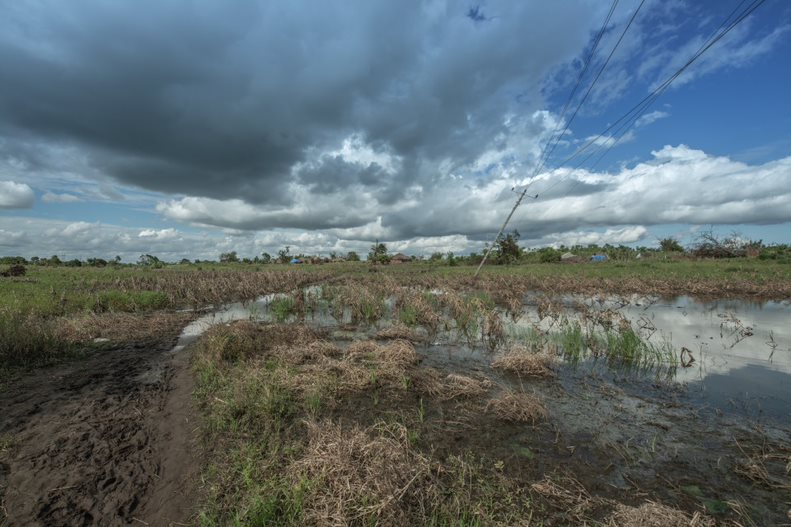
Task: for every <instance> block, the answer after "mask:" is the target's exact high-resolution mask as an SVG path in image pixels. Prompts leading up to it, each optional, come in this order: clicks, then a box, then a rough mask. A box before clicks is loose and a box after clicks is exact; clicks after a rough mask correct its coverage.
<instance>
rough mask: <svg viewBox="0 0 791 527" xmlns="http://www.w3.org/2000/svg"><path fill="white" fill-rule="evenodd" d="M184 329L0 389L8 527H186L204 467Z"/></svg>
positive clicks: (3, 514)
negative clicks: (178, 349) (180, 345)
mask: <svg viewBox="0 0 791 527" xmlns="http://www.w3.org/2000/svg"><path fill="white" fill-rule="evenodd" d="M179 330H180V328H174V329H173V332H172V334H168V335H165V336H163V337H162V338H161V339H158V340H157V341H156V342H146V343H137V344H126V345H123V346H120V347H117V348H115V349H109V350H103V351H101V352H96V353H93V354H92V355H91V356H89V357H88V358H86V359H84V360H81V361H78V362H75V363H71V364H67V365H62V366H56V367H51V368H46V369H43V370H39V371H37V372H34V373H31V374H29V375H26V376H23V377H22V378H18V379H16V380H14V381H11V382H10V383H9V384H7V385H6V386H5V387H3V389H2V391H0V408H2V415H1V416H0V440H2V443H0V500H1V501H0V505H2V509H0V525H3V526H5V525H8V526H11V525H130V524H136V525H178V524H183V523H187V522H188V521H189V518H190V516H191V510H190V507H191V505H192V503H193V500H192V494H193V492H194V490H195V489H194V488H193V485H194V482H195V480H196V478H195V475H196V473H197V467H198V463H197V462H196V461H195V460H194V459H193V457H194V453H195V451H196V449H195V448H194V445H193V444H192V442H191V438H192V437H193V434H192V430H193V428H194V425H193V423H192V415H191V413H190V398H191V392H192V378H191V374H190V371H189V367H188V358H187V357H188V353H184V352H182V353H172V351H171V350H172V349H173V346H174V344H175V343H176V339H177V336H178V332H179Z"/></svg>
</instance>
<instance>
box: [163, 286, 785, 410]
mask: <svg viewBox="0 0 791 527" xmlns="http://www.w3.org/2000/svg"><path fill="white" fill-rule="evenodd" d="M306 291H307V292H306V295H315V296H316V297H317V298H318V297H320V295H321V288H320V287H314V288H310V289H308V290H306ZM433 294H435V295H442V294H443V292H442V291H433ZM284 298H289V297H288V296H287V295H268V296H265V297H261V298H259V299H257V300H255V301H253V302H248V303H234V304H229V305H226V306H222V307H220V308H219V309H217V310H216V311H212V312H210V313H208V314H206V315H204V316H202V317H200V318H198V319H197V320H195V321H194V322H192V323H191V324H190V325H189V326H187V327H186V328H185V330H184V332H183V334H182V342H181V343H180V346H183V345H184V344H186V343H188V342H190V341H191V340H194V339H195V338H197V337H198V336H199V335H200V334H202V333H203V332H204V331H205V330H206V329H208V328H209V327H211V326H212V325H214V324H218V323H224V322H231V321H236V320H258V321H266V322H273V321H277V319H278V317H277V315H276V314H275V313H273V312H272V309H271V307H272V302H273V301H276V300H278V299H284ZM542 307H543V309H544V310H545V311H549V312H542ZM385 308H386V309H385V311H383V312H382V314H381V318H377V319H376V320H374V321H373V323H372V324H369V325H367V326H365V327H357V326H354V327H352V325H353V324H352V315H351V313H350V309H349V308H346V309H344V310H343V312H342V315H341V316H340V317H339V318H334V317H333V316H332V314H331V313H330V308H329V307H328V306H327V305H326V304H324V305H322V304H321V303H317V305H316V306H315V307H314V309H312V310H311V311H310V312H309V314H308V315H307V321H308V323H309V324H311V325H313V326H315V327H321V328H333V329H334V330H335V335H336V337H341V338H345V339H351V338H354V337H357V338H362V337H365V336H368V337H370V336H375V335H376V334H377V332H380V331H382V330H383V329H386V328H389V327H392V326H393V325H394V324H398V322H399V321H398V319H397V317H396V314H395V312H394V310H395V299H394V298H392V297H391V298H386V299H385ZM591 313H594V314H596V313H598V314H599V316H601V315H602V314H606V315H607V316H608V320H612V319H615V320H617V321H620V320H625V321H627V322H628V323H629V324H630V325H631V327H632V328H634V330H635V332H636V334H637V335H639V336H640V338H641V339H643V340H644V341H645V342H648V343H651V344H653V345H655V346H657V347H658V348H662V349H663V350H666V351H667V352H668V356H667V357H666V358H670V356H671V355H672V357H673V358H675V361H674V362H671V361H665V363H662V362H659V363H653V364H650V366H651V367H649V368H647V369H645V370H644V371H643V372H642V374H637V373H635V372H631V373H632V374H631V375H626V376H625V377H624V375H625V372H624V371H623V369H619V368H617V367H616V368H606V367H605V368H602V366H601V365H600V364H597V363H596V361H595V360H594V359H591V358H590V357H588V358H586V360H584V362H582V363H575V364H571V363H570V362H569V361H566V362H567V364H566V365H565V366H564V368H565V369H566V370H568V371H567V373H568V374H572V372H574V371H575V370H576V371H577V372H578V373H579V372H580V371H594V372H599V374H601V375H604V376H608V377H611V378H613V379H616V378H618V376H619V374H620V375H621V378H622V379H625V378H631V379H632V380H634V379H636V378H640V377H648V378H651V377H652V376H656V375H657V374H659V376H660V377H662V378H663V380H664V381H667V382H670V383H674V384H678V385H679V386H675V387H674V389H681V388H683V390H684V393H685V395H686V396H687V397H689V398H690V399H691V400H694V401H695V402H696V403H697V404H698V405H700V407H701V408H710V409H716V410H719V411H723V412H734V413H738V414H741V415H744V416H746V417H750V418H752V419H771V420H775V421H778V422H781V423H786V424H788V423H791V302H788V301H786V302H772V301H769V302H754V301H740V300H713V301H698V300H695V299H693V298H690V297H677V298H673V299H663V298H659V297H643V296H637V295H633V296H629V297H599V298H590V297H575V296H568V295H566V296H563V297H559V298H548V297H546V296H545V295H528V296H527V297H526V298H524V300H523V303H522V308H521V311H520V312H519V314H518V315H517V316H513V313H512V314H511V316H509V314H507V313H505V312H504V310H500V317H501V319H502V322H503V326H504V330H505V334H506V340H508V341H509V342H513V341H517V342H518V341H519V340H520V339H523V338H524V334H525V332H528V333H529V332H531V331H538V332H544V333H545V334H546V335H547V336H548V338H547V341H551V340H553V339H552V338H551V337H552V336H553V335H557V334H558V333H560V332H562V330H563V328H564V327H568V325H569V324H579V323H581V321H582V320H583V319H584V318H586V317H587V318H591ZM595 316H596V315H594V318H595ZM281 318H282V321H290V322H294V321H296V320H297V319H298V318H299V316H297V315H293V314H288V315H286V316H285V317H281ZM344 328H345V329H346V331H344ZM415 330H416V331H417V332H420V331H421V328H415ZM424 337H425V340H428V339H429V335H427V334H425V331H424ZM528 338H529V337H528ZM470 344H471V343H470V342H469V341H468V340H467V339H465V338H464V336H463V335H459V334H458V331H454V330H453V329H451V328H449V327H443V328H441V329H440V331H438V332H437V333H436V334H434V335H431V339H430V342H424V346H423V347H422V348H421V349H422V353H423V354H424V355H425V358H426V360H428V361H429V362H434V361H436V360H439V359H436V358H435V356H437V357H441V356H443V354H445V355H448V354H449V355H451V356H454V357H458V360H461V361H462V362H465V363H468V364H470V365H473V364H478V365H480V364H487V363H489V362H490V360H491V358H490V357H491V354H490V353H489V352H488V351H487V349H486V346H484V345H475V344H480V343H472V344H473V345H470ZM503 344H505V342H504V343H503ZM179 349H180V348H179ZM556 352H557V354H558V358H559V359H563V358H564V353H563V350H562V349H560V350H557V349H556ZM561 362H562V361H561ZM667 362H670V363H669V364H668V363H667Z"/></svg>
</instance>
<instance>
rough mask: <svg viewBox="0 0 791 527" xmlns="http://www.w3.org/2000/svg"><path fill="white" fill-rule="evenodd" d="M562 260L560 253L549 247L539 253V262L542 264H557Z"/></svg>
mask: <svg viewBox="0 0 791 527" xmlns="http://www.w3.org/2000/svg"><path fill="white" fill-rule="evenodd" d="M560 260H561V257H560V251H558V250H556V249H552V248H551V247H547V248H546V249H541V250H540V251H539V256H538V261H540V262H541V263H556V262H559V261H560Z"/></svg>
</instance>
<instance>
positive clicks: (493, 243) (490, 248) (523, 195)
mask: <svg viewBox="0 0 791 527" xmlns="http://www.w3.org/2000/svg"><path fill="white" fill-rule="evenodd" d="M528 186H529V185H528ZM526 194H527V187H525V189H524V190H523V191H522V192H521V193H520V194H519V198H518V199H517V200H516V203H514V207H513V208H512V209H511V212H509V213H508V217H507V218H505V221H504V222H503V226H502V227H500V232H498V233H497V236H495V237H494V241H493V242H492V245H491V247H489V249H488V250H487V251H486V253H485V254H484V255H483V259H482V260H481V263H479V264H478V268H477V269H476V270H475V274H474V275H473V276H475V277H477V276H478V273H480V272H481V267H483V264H485V263H486V259H487V258H489V253H491V252H492V250H493V249H494V246H495V245H497V241H498V240H499V239H500V236H502V235H503V232H504V231H505V228H506V227H507V226H508V222H509V221H511V216H513V215H514V212H515V211H516V208H517V207H518V206H519V205H520V204H521V203H522V200H523V199H525V195H526ZM535 197H536V198H537V197H538V194H536V196H535Z"/></svg>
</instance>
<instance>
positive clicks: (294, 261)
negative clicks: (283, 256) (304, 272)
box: [291, 258, 302, 264]
mask: <svg viewBox="0 0 791 527" xmlns="http://www.w3.org/2000/svg"><path fill="white" fill-rule="evenodd" d="M291 263H294V264H296V263H302V260H300V259H299V258H294V259H293V260H291Z"/></svg>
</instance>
